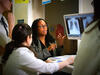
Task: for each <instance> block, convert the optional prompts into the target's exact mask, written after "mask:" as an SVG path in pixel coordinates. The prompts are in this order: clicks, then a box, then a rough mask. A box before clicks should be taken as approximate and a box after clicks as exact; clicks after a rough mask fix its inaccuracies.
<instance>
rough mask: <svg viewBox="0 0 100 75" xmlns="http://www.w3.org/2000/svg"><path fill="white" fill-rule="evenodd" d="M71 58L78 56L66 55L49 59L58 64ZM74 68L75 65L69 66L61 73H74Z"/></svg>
mask: <svg viewBox="0 0 100 75" xmlns="http://www.w3.org/2000/svg"><path fill="white" fill-rule="evenodd" d="M70 56H74V57H75V56H76V55H64V56H57V57H50V58H48V59H50V60H52V61H53V63H58V62H62V61H64V60H67V59H68V58H69V57H70ZM73 68H74V66H73V65H68V66H66V67H64V68H63V69H62V70H61V71H64V72H67V73H72V71H73Z"/></svg>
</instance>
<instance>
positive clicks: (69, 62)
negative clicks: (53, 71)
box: [66, 56, 75, 65]
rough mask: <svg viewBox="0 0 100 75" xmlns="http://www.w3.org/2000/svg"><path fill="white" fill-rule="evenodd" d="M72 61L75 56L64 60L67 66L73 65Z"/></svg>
mask: <svg viewBox="0 0 100 75" xmlns="http://www.w3.org/2000/svg"><path fill="white" fill-rule="evenodd" d="M74 59H75V56H71V57H69V58H68V59H67V60H66V61H67V63H68V65H69V64H73V63H74Z"/></svg>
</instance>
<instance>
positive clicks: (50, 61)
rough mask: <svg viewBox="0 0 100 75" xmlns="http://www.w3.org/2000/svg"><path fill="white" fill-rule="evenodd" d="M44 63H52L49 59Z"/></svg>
mask: <svg viewBox="0 0 100 75" xmlns="http://www.w3.org/2000/svg"><path fill="white" fill-rule="evenodd" d="M45 62H46V63H52V62H53V61H52V60H50V59H47V60H46V61H45Z"/></svg>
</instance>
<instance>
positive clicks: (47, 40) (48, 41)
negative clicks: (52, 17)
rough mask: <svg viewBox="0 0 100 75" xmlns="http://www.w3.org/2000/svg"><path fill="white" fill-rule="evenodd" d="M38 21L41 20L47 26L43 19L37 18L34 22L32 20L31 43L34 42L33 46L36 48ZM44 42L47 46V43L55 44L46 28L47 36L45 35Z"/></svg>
mask: <svg viewBox="0 0 100 75" xmlns="http://www.w3.org/2000/svg"><path fill="white" fill-rule="evenodd" d="M40 20H43V21H44V22H45V23H46V24H47V22H46V21H45V20H44V19H42V18H38V19H36V20H34V21H33V23H32V27H31V28H32V35H33V36H32V38H33V42H34V44H35V45H36V46H38V22H39V21H40ZM47 26H48V24H47ZM45 40H46V43H47V44H48V43H53V42H55V39H54V38H53V37H52V36H51V34H50V32H49V28H48V30H47V35H46V38H45Z"/></svg>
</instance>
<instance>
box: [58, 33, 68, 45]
mask: <svg viewBox="0 0 100 75" xmlns="http://www.w3.org/2000/svg"><path fill="white" fill-rule="evenodd" d="M65 37H66V35H64V36H63V35H62V34H61V33H59V34H58V36H57V42H58V46H62V45H63V42H64V39H65Z"/></svg>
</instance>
